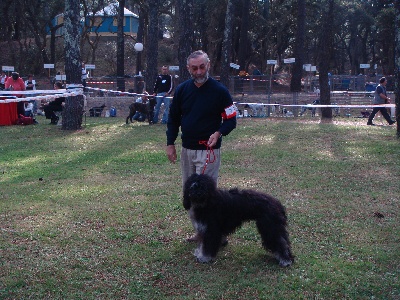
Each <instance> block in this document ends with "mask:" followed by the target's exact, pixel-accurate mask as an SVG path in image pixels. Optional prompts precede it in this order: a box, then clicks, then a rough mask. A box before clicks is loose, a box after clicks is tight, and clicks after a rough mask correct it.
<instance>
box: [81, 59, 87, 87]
mask: <svg viewBox="0 0 400 300" xmlns="http://www.w3.org/2000/svg"><path fill="white" fill-rule="evenodd" d="M81 78H82V85H83V87H84V88H85V87H86V79H87V71H86V66H85V63H84V62H83V63H82V77H81Z"/></svg>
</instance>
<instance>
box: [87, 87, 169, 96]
mask: <svg viewBox="0 0 400 300" xmlns="http://www.w3.org/2000/svg"><path fill="white" fill-rule="evenodd" d="M86 89H87V90H93V91H99V92H103V93H112V94H116V95H117V96H137V97H143V96H145V97H148V98H157V97H161V96H153V95H147V94H138V93H130V92H121V91H113V90H107V89H101V88H94V87H86ZM164 98H168V99H172V98H173V97H171V96H168V97H164Z"/></svg>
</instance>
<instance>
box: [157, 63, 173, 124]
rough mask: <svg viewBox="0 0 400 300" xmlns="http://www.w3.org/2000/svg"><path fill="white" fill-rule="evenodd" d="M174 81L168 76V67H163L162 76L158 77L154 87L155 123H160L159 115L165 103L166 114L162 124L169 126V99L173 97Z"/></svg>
mask: <svg viewBox="0 0 400 300" xmlns="http://www.w3.org/2000/svg"><path fill="white" fill-rule="evenodd" d="M173 87H174V86H173V80H172V76H171V75H170V74H168V67H167V66H162V68H161V74H159V75H158V76H157V79H156V83H155V85H154V92H153V96H155V97H156V101H157V102H156V107H155V109H154V118H153V123H154V124H157V123H158V114H159V113H160V107H161V104H162V103H163V102H164V106H165V109H164V113H163V116H162V119H161V123H163V124H167V121H168V113H169V105H170V99H169V98H168V97H169V96H170V95H171V92H172V89H173Z"/></svg>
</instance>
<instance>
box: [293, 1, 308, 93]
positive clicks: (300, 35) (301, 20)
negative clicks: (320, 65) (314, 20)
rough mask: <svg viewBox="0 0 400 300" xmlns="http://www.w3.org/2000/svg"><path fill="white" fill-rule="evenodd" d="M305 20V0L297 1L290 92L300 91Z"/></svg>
mask: <svg viewBox="0 0 400 300" xmlns="http://www.w3.org/2000/svg"><path fill="white" fill-rule="evenodd" d="M305 22H306V4H305V0H298V1H297V33H296V41H295V46H294V47H295V48H294V57H295V59H296V60H295V62H294V65H293V72H292V78H291V81H290V91H291V92H301V78H302V76H303V63H304V39H305Z"/></svg>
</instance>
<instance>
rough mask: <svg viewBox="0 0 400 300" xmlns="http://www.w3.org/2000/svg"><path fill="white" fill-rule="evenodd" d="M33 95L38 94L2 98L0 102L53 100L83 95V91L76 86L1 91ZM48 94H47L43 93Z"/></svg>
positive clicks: (0, 93)
mask: <svg viewBox="0 0 400 300" xmlns="http://www.w3.org/2000/svg"><path fill="white" fill-rule="evenodd" d="M23 94H25V95H32V94H37V95H36V96H28V97H24V98H18V97H17V98H9V99H1V100H0V103H11V102H21V101H24V102H25V101H31V100H39V101H41V100H45V101H52V100H54V99H57V98H62V97H74V96H78V95H83V91H82V89H81V88H74V89H59V90H33V91H1V92H0V98H2V96H1V95H5V97H7V96H11V95H23ZM41 94H46V95H41Z"/></svg>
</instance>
